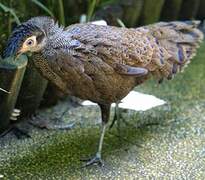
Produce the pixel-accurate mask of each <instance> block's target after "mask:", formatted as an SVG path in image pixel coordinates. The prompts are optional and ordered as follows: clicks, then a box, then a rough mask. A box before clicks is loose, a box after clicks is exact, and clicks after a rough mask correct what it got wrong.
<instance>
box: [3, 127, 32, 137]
mask: <svg viewBox="0 0 205 180" xmlns="http://www.w3.org/2000/svg"><path fill="white" fill-rule="evenodd" d="M10 132H12V133H13V134H14V135H15V136H16V137H17V138H18V139H23V138H31V136H30V135H29V133H28V131H27V130H23V129H19V128H18V127H16V126H11V127H9V128H8V129H7V130H6V131H4V132H3V133H2V134H0V138H3V137H4V136H6V135H7V134H8V133H10Z"/></svg>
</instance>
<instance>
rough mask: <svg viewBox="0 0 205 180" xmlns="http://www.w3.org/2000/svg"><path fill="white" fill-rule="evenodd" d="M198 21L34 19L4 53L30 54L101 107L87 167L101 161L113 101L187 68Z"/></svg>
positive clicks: (69, 89)
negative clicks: (132, 23)
mask: <svg viewBox="0 0 205 180" xmlns="http://www.w3.org/2000/svg"><path fill="white" fill-rule="evenodd" d="M199 24H200V22H199V21H183V22H180V21H172V22H158V23H155V24H151V25H147V26H142V27H138V28H125V27H114V26H99V25H94V24H91V23H80V24H73V25H70V26H68V27H64V26H62V25H59V23H58V22H57V21H55V20H54V19H53V18H51V17H46V16H40V17H33V18H31V19H29V20H27V21H26V22H24V23H22V24H21V25H19V26H17V27H16V28H15V29H14V31H13V32H12V34H11V35H10V37H9V38H8V41H7V44H6V47H5V50H4V52H3V56H4V57H8V56H15V57H17V56H19V55H21V54H24V53H27V52H31V53H32V55H33V63H34V66H35V67H36V68H37V70H38V71H39V72H40V74H41V75H42V76H43V77H45V78H46V79H47V80H49V81H50V82H52V83H53V84H54V85H55V86H56V87H57V88H58V89H59V90H61V91H62V92H64V93H65V94H68V95H71V96H75V97H78V98H80V99H82V100H90V101H92V102H95V103H97V104H98V105H99V107H100V110H101V119H102V124H101V133H100V138H99V145H98V149H97V152H96V154H95V155H94V156H92V157H91V158H89V159H88V160H87V161H86V163H85V166H90V165H93V164H98V165H103V160H102V159H103V158H102V146H103V139H104V136H105V132H106V127H107V124H108V121H109V116H110V107H111V103H113V102H119V101H120V100H121V99H122V98H124V97H125V96H126V95H127V94H128V93H129V92H130V91H131V90H132V89H133V88H135V87H136V86H137V85H139V84H142V83H144V82H145V81H146V80H148V79H150V78H151V77H155V79H156V82H158V83H161V82H162V81H163V79H168V80H170V79H172V78H173V77H174V76H175V74H176V73H177V72H181V71H183V69H184V67H186V66H187V64H188V63H189V62H190V60H191V59H192V58H193V56H194V55H195V54H196V50H197V48H198V47H199V45H200V42H201V41H202V40H203V33H202V32H201V31H200V30H199V29H198V25H199Z"/></svg>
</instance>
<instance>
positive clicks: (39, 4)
mask: <svg viewBox="0 0 205 180" xmlns="http://www.w3.org/2000/svg"><path fill="white" fill-rule="evenodd" d="M31 1H32V2H33V3H35V4H36V5H37V6H39V7H40V8H41V9H43V10H44V11H45V12H47V13H48V14H49V15H50V16H52V17H54V14H53V12H51V11H50V10H49V9H48V8H47V7H46V6H45V5H43V4H42V3H41V2H40V1H38V0H31Z"/></svg>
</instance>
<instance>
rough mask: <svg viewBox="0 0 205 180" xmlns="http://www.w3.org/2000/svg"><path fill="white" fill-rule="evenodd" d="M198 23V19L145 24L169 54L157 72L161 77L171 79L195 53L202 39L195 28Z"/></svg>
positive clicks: (199, 32) (201, 34)
mask: <svg viewBox="0 0 205 180" xmlns="http://www.w3.org/2000/svg"><path fill="white" fill-rule="evenodd" d="M199 24H200V21H184V22H179V21H173V22H160V23H156V24H153V25H149V26H146V28H147V29H148V30H149V33H151V34H152V36H154V37H155V38H156V40H157V41H158V43H159V45H160V46H161V47H163V49H165V50H166V51H167V52H168V54H169V56H167V59H166V60H165V64H164V67H163V68H162V69H160V73H158V74H161V78H163V77H166V78H168V79H169V78H170V79H171V78H172V76H173V75H174V74H176V73H177V72H179V71H181V70H183V69H184V67H186V66H187V64H188V63H189V62H190V60H191V59H192V58H193V57H194V56H195V55H196V50H197V48H198V47H199V44H200V42H201V41H202V40H203V33H202V32H201V31H200V30H199V29H198V28H197V27H198V25H199Z"/></svg>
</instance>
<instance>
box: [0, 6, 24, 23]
mask: <svg viewBox="0 0 205 180" xmlns="http://www.w3.org/2000/svg"><path fill="white" fill-rule="evenodd" d="M0 8H1V9H3V11H4V12H8V13H10V14H11V15H12V16H13V17H14V20H15V22H16V23H17V24H18V25H20V24H21V22H20V20H19V18H18V16H17V15H16V13H15V11H14V10H13V9H12V8H9V7H7V6H5V5H3V4H2V3H0Z"/></svg>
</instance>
